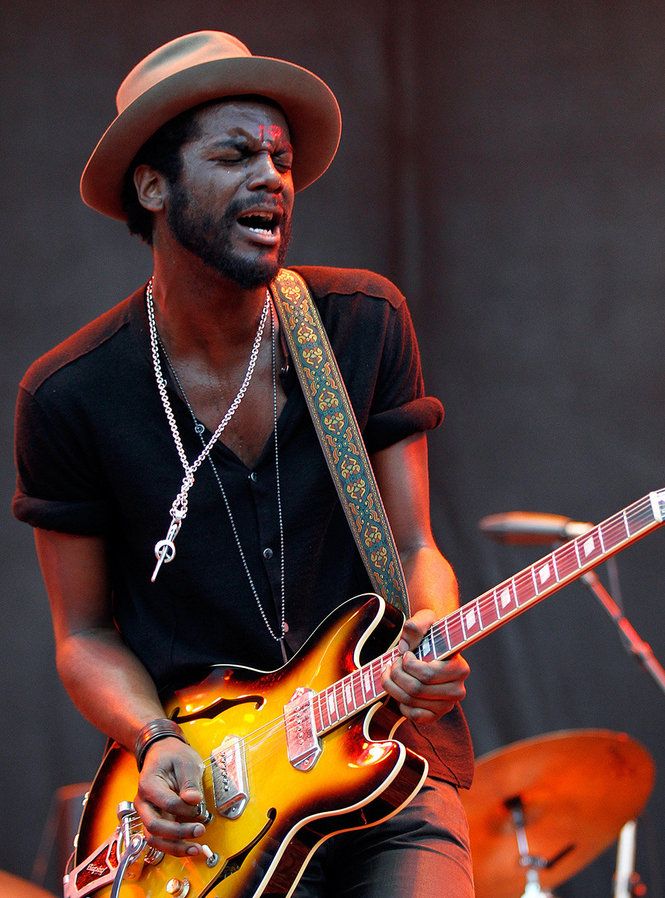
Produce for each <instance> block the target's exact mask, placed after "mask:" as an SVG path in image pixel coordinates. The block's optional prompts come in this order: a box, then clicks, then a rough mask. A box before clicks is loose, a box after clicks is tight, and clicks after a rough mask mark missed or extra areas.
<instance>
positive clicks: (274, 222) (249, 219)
mask: <svg viewBox="0 0 665 898" xmlns="http://www.w3.org/2000/svg"><path fill="white" fill-rule="evenodd" d="M281 219H282V214H281V212H270V211H268V210H262V209H253V210H250V211H249V212H244V213H243V214H242V215H239V216H238V219H237V221H238V224H239V225H241V226H242V227H243V228H247V230H248V231H250V232H251V233H252V234H254V235H255V236H256V237H260V238H263V239H265V240H267V241H268V242H272V241H273V240H277V239H278V238H279V224H280V221H281Z"/></svg>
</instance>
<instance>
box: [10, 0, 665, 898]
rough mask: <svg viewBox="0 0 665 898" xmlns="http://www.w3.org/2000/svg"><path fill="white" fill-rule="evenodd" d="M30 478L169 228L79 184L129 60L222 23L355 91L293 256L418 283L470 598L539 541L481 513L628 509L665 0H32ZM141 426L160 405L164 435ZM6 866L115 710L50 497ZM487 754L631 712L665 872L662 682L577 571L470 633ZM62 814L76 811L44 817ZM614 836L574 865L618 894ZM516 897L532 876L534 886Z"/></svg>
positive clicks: (23, 72) (438, 487)
mask: <svg viewBox="0 0 665 898" xmlns="http://www.w3.org/2000/svg"><path fill="white" fill-rule="evenodd" d="M3 8H4V9H3V11H4V13H5V24H4V28H3V33H2V44H3V51H4V77H3V81H2V88H1V93H2V102H3V109H2V121H3V130H4V137H3V142H2V154H3V165H2V176H3V187H4V196H5V199H6V208H5V212H4V215H3V232H4V234H3V236H4V239H3V241H2V272H3V282H4V296H3V310H4V311H3V320H4V325H3V330H4V335H5V340H4V341H3V343H4V346H3V353H2V365H1V366H0V375H1V377H2V401H3V414H2V418H1V427H2V445H3V450H4V451H3V453H2V458H3V463H2V477H3V479H2V502H3V506H4V507H5V509H6V508H7V507H8V504H9V500H10V495H11V491H12V487H13V472H12V466H11V449H10V446H11V430H12V408H13V401H14V395H15V389H16V384H17V381H18V380H19V378H20V375H21V374H22V372H23V370H24V369H25V367H26V366H27V364H28V363H29V362H30V361H31V360H32V359H33V358H34V357H35V356H36V355H38V354H40V353H41V352H43V351H44V350H46V349H47V348H49V347H50V346H51V345H52V344H53V343H54V342H56V341H57V340H60V339H61V338H63V337H65V336H66V335H68V334H69V333H70V332H71V331H72V330H73V329H74V328H76V327H77V326H79V325H81V324H83V323H84V322H85V321H87V320H88V319H89V318H90V317H92V316H93V315H95V314H97V313H99V312H101V311H102V310H103V309H106V308H107V307H109V306H110V305H111V304H112V303H114V302H116V301H117V300H118V299H120V298H122V297H123V296H124V295H126V294H127V293H128V292H129V291H130V290H131V289H133V288H134V286H135V285H136V284H137V283H139V282H140V281H141V279H143V278H144V277H145V276H146V274H147V272H148V271H149V256H148V253H147V252H146V251H145V249H144V248H142V247H141V246H140V244H138V243H137V242H136V241H132V240H130V238H129V237H128V236H127V235H126V234H125V233H124V229H123V227H122V226H121V225H119V224H117V223H115V222H112V221H110V220H105V219H104V218H103V217H101V216H99V215H96V214H95V213H93V212H91V211H90V210H88V209H86V208H85V207H84V206H83V205H82V204H81V203H80V201H79V199H78V194H77V182H78V176H79V173H80V170H81V168H82V166H83V164H84V161H85V159H86V157H87V154H88V152H89V150H90V149H91V148H92V146H93V145H94V143H95V142H96V140H97V138H98V136H99V135H100V134H101V132H102V130H103V128H104V127H105V126H106V124H107V123H108V121H109V120H110V119H111V117H112V115H113V106H112V101H113V96H114V93H115V89H116V87H117V85H118V83H119V80H120V79H121V77H122V76H123V75H124V74H125V72H126V71H127V70H128V69H129V68H130V67H131V66H132V65H133V64H134V63H135V62H136V61H137V60H138V59H139V58H140V57H141V56H142V55H143V54H144V53H145V52H147V51H148V50H150V49H153V48H154V47H155V46H157V45H159V44H160V43H162V42H163V41H165V40H168V39H170V38H172V37H174V36H176V35H177V34H180V33H184V32H186V31H192V30H198V29H199V28H209V27H212V28H220V29H226V30H229V31H232V32H235V33H237V34H238V35H239V36H240V37H241V38H242V39H243V40H245V42H246V43H248V44H249V45H250V47H251V48H252V49H253V50H254V51H255V52H258V53H265V54H268V55H270V54H272V55H277V56H284V57H286V58H289V59H292V60H294V61H296V62H299V63H301V64H303V65H305V66H308V67H311V68H313V69H314V70H315V71H317V72H319V73H320V74H321V75H322V76H323V77H324V78H325V79H326V80H327V81H328V82H329V83H330V84H331V85H332V87H333V88H334V90H335V91H336V93H337V95H338V97H339V100H340V103H341V106H342V109H343V112H344V117H345V129H344V135H343V141H342V147H341V150H340V153H339V157H338V160H337V161H336V163H335V165H334V167H333V169H331V171H330V172H329V173H328V174H327V175H326V177H325V178H324V179H323V180H322V181H321V182H320V183H319V184H317V185H316V186H314V187H313V188H311V189H310V190H308V191H306V192H305V193H304V194H303V195H302V196H301V197H300V198H299V201H298V223H297V227H296V232H295V238H294V243H293V251H292V253H291V261H293V262H295V261H299V262H307V263H326V264H337V265H346V266H358V267H367V268H373V269H376V270H379V271H381V272H383V273H384V274H387V275H388V276H390V277H392V278H393V279H394V280H396V281H397V283H398V284H399V285H400V286H401V287H402V289H403V290H404V291H405V292H406V293H407V295H408V296H409V298H410V301H411V306H412V310H413V314H414V318H415V321H416V326H417V329H418V331H419V334H420V338H421V346H422V351H423V356H424V363H425V368H426V372H427V381H428V387H429V390H430V391H431V392H433V393H436V394H437V395H439V396H440V397H441V398H442V399H443V401H444V403H445V404H446V408H447V418H446V423H445V425H444V427H443V428H442V429H441V430H440V431H439V432H437V433H436V434H435V435H433V437H432V439H431V471H432V484H433V518H434V522H435V526H436V532H437V536H438V539H439V541H440V543H441V546H442V547H443V549H444V550H445V552H446V553H447V554H448V556H449V557H450V558H451V560H452V561H453V563H454V564H455V567H456V569H457V571H458V573H459V577H460V580H461V584H462V591H463V596H464V598H465V599H469V598H471V597H473V596H474V595H476V594H478V593H480V592H482V591H484V590H485V589H487V588H489V587H490V586H492V585H493V584H494V583H495V582H497V581H499V580H501V579H503V578H505V577H506V576H508V575H509V574H511V573H513V572H514V571H516V570H518V569H519V568H521V567H524V566H525V565H527V564H529V563H531V562H532V561H534V560H535V559H536V557H537V550H533V551H532V550H526V549H521V550H520V551H516V550H514V549H508V548H504V547H498V546H496V545H494V544H491V543H488V542H487V541H486V539H485V538H484V537H483V536H482V535H481V534H480V533H479V532H478V530H477V521H478V519H479V518H480V517H481V516H483V515H485V514H489V513H492V512H499V511H507V510H512V509H518V508H519V509H530V510H539V511H549V512H555V513H561V514H566V515H570V516H571V517H573V518H576V519H582V520H600V519H602V518H604V517H607V516H608V515H609V514H611V513H613V512H614V511H615V510H617V509H619V508H620V507H622V506H624V505H626V504H628V503H629V502H631V501H633V500H634V499H637V498H639V497H640V496H642V495H643V494H645V493H646V492H648V491H649V490H652V489H655V488H659V487H662V486H665V483H664V482H663V481H664V480H665V478H663V476H662V474H663V471H662V468H663V464H662V459H663V436H664V435H665V434H664V425H663V400H664V399H665V395H664V394H665V388H664V379H663V374H664V370H665V363H664V361H663V338H664V336H665V310H664V307H663V302H662V293H663V281H664V278H665V270H664V263H663V259H664V258H665V253H664V250H665V228H664V222H665V82H664V75H665V43H664V42H663V40H662V35H663V33H665V7H663V5H662V4H661V3H660V2H656V0H639V2H634V3H631V4H623V3H613V2H607V0H605V2H603V0H596V2H593V0H578V2H563V3H562V2H555V0H530V2H528V3H525V2H517V0H504V2H498V3H497V2H492V0H466V2H448V0H441V2H428V0H402V2H392V0H352V2H351V0H307V2H305V0H302V2H301V0H289V2H286V3H280V4H277V3H271V2H266V0H255V2H252V3H249V2H247V0H242V2H240V0H237V2H235V0H234V2H232V0H227V2H215V3H213V2H205V0H190V2H188V3H186V4H184V3H181V2H176V0H159V2H144V3H136V2H128V0H116V2H114V3H101V2H91V0H85V2H84V0H60V2H59V3H57V4H54V3H46V2H44V0H23V2H21V3H18V2H17V3H14V4H3ZM139 437H140V435H137V438H139ZM3 532H4V540H3V543H4V552H3V555H4V564H3V565H2V575H1V576H2V580H3V589H2V594H3V614H2V622H1V623H0V640H1V643H0V650H1V651H2V658H3V665H2V695H3V698H4V700H3V702H2V719H3V724H2V749H1V755H0V770H1V771H2V772H1V774H0V776H2V799H3V819H4V825H3V830H4V835H3V838H2V840H0V868H4V869H7V870H10V871H12V872H14V873H17V874H20V875H21V876H25V877H27V876H29V875H30V871H31V867H32V864H33V862H34V860H35V857H36V855H37V852H38V846H39V841H40V838H42V833H43V831H44V826H45V821H46V818H47V816H48V812H49V805H50V803H51V801H52V796H53V794H54V791H55V790H56V789H57V788H58V787H59V786H62V785H63V784H69V783H76V782H79V781H82V780H87V779H88V778H89V777H90V776H91V775H92V773H93V772H94V769H95V766H96V762H97V759H98V755H99V750H100V747H101V740H100V738H99V737H98V736H97V735H96V734H94V733H93V732H92V731H91V729H90V728H89V727H88V726H87V725H86V724H84V723H83V722H82V721H81V720H80V719H79V717H78V715H77V713H76V712H75V710H73V708H72V707H71V705H70V704H69V702H68V699H67V698H66V696H65V695H64V693H63V691H62V689H61V687H60V686H59V685H58V682H57V678H56V674H55V671H54V664H53V646H52V637H51V632H50V624H49V616H48V609H47V601H46V598H45V595H44V591H43V588H42V586H41V582H40V578H39V574H38V571H37V566H36V562H35V561H34V558H33V550H32V542H31V535H30V533H29V531H28V528H27V527H24V526H22V525H19V524H17V523H16V522H14V521H12V520H11V518H10V517H9V515H8V513H7V514H5V515H4V517H3ZM664 538H665V537H664V536H663V534H662V533H660V532H659V533H656V534H655V535H652V536H650V537H649V538H648V539H647V540H645V541H644V542H642V543H640V544H639V545H637V546H635V547H633V548H632V549H630V550H629V551H628V552H626V553H624V554H623V555H622V556H621V557H620V570H621V584H622V587H623V594H624V600H625V606H626V609H627V612H628V614H629V616H630V618H631V620H632V622H633V624H634V625H635V627H636V628H637V629H638V631H639V632H640V633H641V635H642V636H643V638H645V639H646V640H648V641H649V642H650V643H651V644H652V646H653V648H654V650H655V652H656V654H657V656H658V657H660V658H661V659H665V627H664V626H663V622H664V621H665V610H664V608H663V597H664V593H665V582H664V581H665V558H664V557H663V545H664V542H663V540H664ZM468 657H469V661H470V662H471V664H472V665H473V668H474V674H473V678H472V680H471V681H470V683H469V693H470V694H469V697H468V699H467V702H466V708H467V712H468V715H469V718H470V720H471V723H472V727H473V734H474V740H475V745H476V749H477V751H478V753H479V754H482V753H484V752H487V751H489V750H492V749H495V748H498V747H500V746H503V745H506V744H508V743H510V742H512V741H515V740H518V739H522V738H525V737H528V736H532V735H537V734H541V733H548V732H551V731H554V730H559V729H570V728H586V727H600V728H608V729H611V730H617V731H626V732H628V733H629V734H631V735H632V736H633V737H635V738H637V739H639V740H640V741H641V742H642V743H643V744H644V745H645V746H646V747H647V748H648V750H649V751H650V752H651V753H652V755H653V756H654V759H655V761H656V763H657V766H658V781H657V784H656V787H655V790H654V792H653V795H652V798H651V801H650V803H649V814H648V819H647V820H646V821H645V822H644V823H643V824H641V825H640V828H639V845H638V865H639V869H640V872H641V873H642V875H643V877H644V878H645V879H646V880H648V882H649V884H650V887H651V892H650V894H651V895H652V896H655V898H662V895H663V890H662V884H663V860H662V848H663V843H664V841H665V840H664V839H663V830H664V824H665V790H664V789H663V783H662V778H663V770H664V769H665V744H664V740H663V730H664V727H663V724H664V718H665V715H664V713H663V708H664V704H663V695H662V694H661V693H660V692H659V690H658V689H657V688H656V686H655V685H654V684H653V682H652V681H651V680H650V679H649V678H648V677H647V676H646V675H645V674H644V673H643V672H642V671H640V669H639V668H638V667H637V666H636V665H635V663H634V662H633V661H632V660H631V659H630V658H628V657H627V656H626V654H625V653H624V651H623V650H622V648H621V646H620V643H619V640H618V638H617V635H616V632H615V630H614V628H613V625H612V624H611V622H610V621H609V619H608V618H607V617H606V615H605V613H604V612H603V611H602V609H601V608H600V607H599V606H598V604H597V603H596V601H595V599H593V598H592V597H591V596H590V595H588V594H587V593H586V592H585V591H584V590H583V589H582V587H580V586H577V585H573V586H571V587H569V588H567V589H566V590H565V591H564V592H562V593H561V594H559V595H557V596H556V597H554V598H552V599H550V600H549V601H548V602H546V603H545V604H544V605H541V606H540V607H539V608H537V609H535V610H534V611H532V612H530V613H529V614H527V615H525V616H524V617H522V618H520V619H519V620H517V621H515V622H513V623H512V624H511V625H509V626H508V627H507V628H504V629H503V630H502V631H501V632H500V633H497V634H494V635H493V636H490V637H489V638H488V639H487V640H485V641H484V642H483V643H481V644H479V645H478V646H476V647H475V648H473V649H471V650H470V651H469V653H468ZM45 840H46V842H48V837H45ZM613 860H614V856H613V852H612V851H610V852H607V853H606V854H605V855H604V856H603V857H601V858H600V859H599V860H598V861H596V862H595V863H594V864H593V865H592V866H591V867H590V868H588V869H587V870H586V871H584V872H583V873H581V874H580V875H578V876H577V877H575V878H574V879H573V880H571V881H570V882H569V883H568V884H566V885H565V886H562V887H561V888H560V889H559V890H558V892H559V894H560V895H561V896H563V898H565V896H585V898H588V896H607V895H609V894H610V892H611V874H612V868H613ZM516 898H517V896H516Z"/></svg>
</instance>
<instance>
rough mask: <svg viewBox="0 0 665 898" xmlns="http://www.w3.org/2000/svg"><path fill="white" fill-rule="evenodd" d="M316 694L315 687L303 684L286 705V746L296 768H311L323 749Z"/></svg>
mask: <svg viewBox="0 0 665 898" xmlns="http://www.w3.org/2000/svg"><path fill="white" fill-rule="evenodd" d="M314 695H315V693H314V690H313V689H305V688H304V687H303V686H301V687H299V688H298V689H296V691H295V692H294V693H293V697H292V698H291V701H290V702H289V703H288V704H287V705H284V723H285V729H286V747H287V751H288V755H289V761H290V762H291V764H292V766H293V767H295V768H296V770H311V769H312V767H313V766H314V765H315V764H316V762H317V761H318V759H319V755H320V754H321V751H322V749H321V743H320V742H319V738H318V733H317V732H316V724H315V722H314V703H313V701H312V699H313V697H314Z"/></svg>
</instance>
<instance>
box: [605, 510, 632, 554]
mask: <svg viewBox="0 0 665 898" xmlns="http://www.w3.org/2000/svg"><path fill="white" fill-rule="evenodd" d="M624 528H625V523H624V520H623V516H622V515H616V516H615V517H613V518H610V520H609V521H605V523H604V524H603V525H602V527H601V528H600V536H601V541H602V544H603V550H604V551H605V552H609V551H611V550H612V549H616V548H617V547H618V546H621V545H622V543H623V542H624V540H625V538H626V537H625V535H624V532H623V531H624Z"/></svg>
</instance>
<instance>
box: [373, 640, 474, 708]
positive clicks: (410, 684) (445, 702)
mask: <svg viewBox="0 0 665 898" xmlns="http://www.w3.org/2000/svg"><path fill="white" fill-rule="evenodd" d="M468 674H469V665H468V664H467V663H466V661H465V660H464V658H463V657H462V656H461V655H454V656H453V657H452V658H449V659H448V660H446V661H429V662H427V661H420V660H418V658H416V656H415V655H414V654H413V653H412V652H411V651H407V652H405V654H403V655H402V656H401V657H399V658H398V659H397V661H396V662H395V663H394V664H393V665H392V667H391V668H388V669H386V671H385V672H384V678H383V687H384V689H385V691H386V692H387V693H388V695H390V696H391V697H392V698H393V699H395V701H397V703H398V704H399V707H400V712H401V713H402V714H404V716H405V717H408V718H409V719H411V720H416V721H422V722H423V723H431V722H433V721H434V720H437V719H438V718H439V717H442V716H443V715H444V714H447V713H448V712H449V711H450V710H451V709H452V708H453V707H454V706H455V705H456V704H457V703H458V702H460V701H462V700H463V699H464V698H465V696H466V687H465V685H464V681H465V680H466V678H467V676H468Z"/></svg>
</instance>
